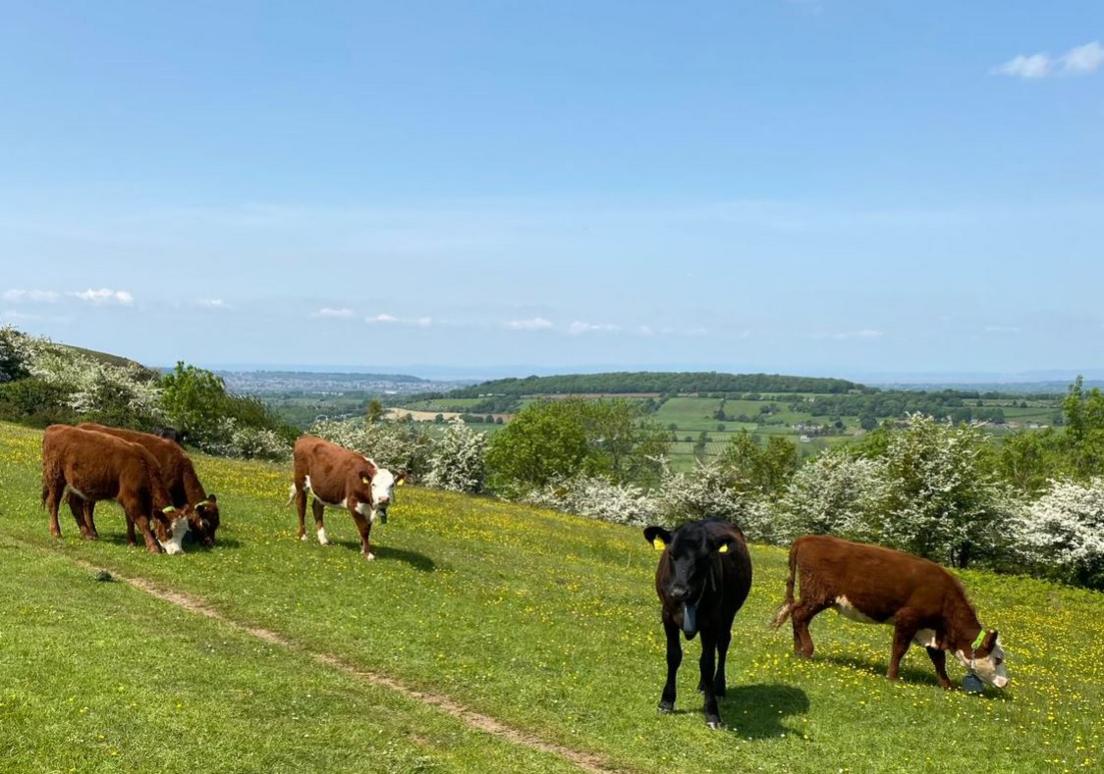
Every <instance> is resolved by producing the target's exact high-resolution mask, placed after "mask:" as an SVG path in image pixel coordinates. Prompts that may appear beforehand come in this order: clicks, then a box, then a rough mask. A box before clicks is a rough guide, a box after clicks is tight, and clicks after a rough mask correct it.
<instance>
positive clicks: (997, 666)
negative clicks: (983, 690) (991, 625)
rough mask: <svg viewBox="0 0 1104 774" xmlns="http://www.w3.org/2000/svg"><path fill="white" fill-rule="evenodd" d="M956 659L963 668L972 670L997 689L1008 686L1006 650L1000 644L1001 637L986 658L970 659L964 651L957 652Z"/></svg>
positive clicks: (998, 637)
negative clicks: (1005, 661) (1005, 660)
mask: <svg viewBox="0 0 1104 774" xmlns="http://www.w3.org/2000/svg"><path fill="white" fill-rule="evenodd" d="M955 657H956V658H957V659H958V662H959V663H960V664H962V666H964V667H966V668H967V669H970V670H972V671H973V672H974V674H976V675H977V676H978V677H980V678H981V679H982V680H984V681H985V682H987V683H989V684H990V685H993V686H996V687H997V688H1003V687H1004V686H1006V685H1008V669H1007V668H1006V667H1005V665H1004V648H1002V647H1001V644H1000V635H999V634H998V635H997V642H996V644H995V645H994V646H993V650H992V651H990V653H989V655H988V656H986V657H985V658H975V659H973V660H971V659H970V657H969V656H967V655H966V654H965V653H964V652H963V651H961V650H956V651H955Z"/></svg>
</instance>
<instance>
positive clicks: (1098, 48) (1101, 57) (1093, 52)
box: [1062, 40, 1104, 75]
mask: <svg viewBox="0 0 1104 774" xmlns="http://www.w3.org/2000/svg"><path fill="white" fill-rule="evenodd" d="M1102 64H1104V46H1102V45H1100V43H1099V42H1098V41H1095V40H1094V41H1092V42H1091V43H1086V44H1085V45H1083V46H1075V47H1074V48H1071V49H1070V50H1069V51H1067V52H1066V53H1065V55H1063V56H1062V69H1063V70H1064V71H1065V72H1067V73H1072V74H1076V75H1087V74H1088V73H1091V72H1094V71H1095V70H1096V69H1097V68H1099V67H1100V65H1102Z"/></svg>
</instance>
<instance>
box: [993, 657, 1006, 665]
mask: <svg viewBox="0 0 1104 774" xmlns="http://www.w3.org/2000/svg"><path fill="white" fill-rule="evenodd" d="M993 663H994V664H996V665H997V666H1000V665H1001V664H1003V663H1004V659H1003V658H1001V657H1000V656H997V657H996V658H995V659H993Z"/></svg>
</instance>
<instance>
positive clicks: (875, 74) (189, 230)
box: [0, 0, 1104, 375]
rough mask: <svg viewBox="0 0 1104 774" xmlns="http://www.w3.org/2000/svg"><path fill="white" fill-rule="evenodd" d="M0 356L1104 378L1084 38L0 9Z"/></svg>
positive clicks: (896, 10) (203, 10)
mask: <svg viewBox="0 0 1104 774" xmlns="http://www.w3.org/2000/svg"><path fill="white" fill-rule="evenodd" d="M3 14H4V18H3V23H2V24H0V99H2V100H3V102H2V104H3V112H2V113H0V116H2V118H3V120H2V121H0V266H2V271H0V322H10V323H14V324H16V325H18V326H20V327H23V328H25V329H27V330H30V331H33V332H36V333H43V334H47V335H50V336H52V337H54V338H56V339H59V340H63V341H69V342H73V343H78V344H82V345H86V346H90V347H96V348H100V349H107V350H111V351H116V352H120V353H123V354H128V355H131V356H133V357H137V358H139V359H141V360H143V361H145V362H149V363H169V362H172V361H173V360H176V359H178V358H185V359H188V360H191V361H195V362H199V363H202V364H206V365H220V364H227V363H235V364H248V363H254V364H269V365H273V364H313V365H323V364H338V365H359V366H378V367H389V368H391V367H402V366H422V367H424V368H426V369H428V368H429V367H433V368H438V369H445V370H448V369H454V370H456V371H464V372H468V373H477V374H478V373H481V372H488V373H489V372H491V371H492V370H494V369H496V368H502V367H507V370H509V367H513V366H519V367H524V368H526V369H530V370H534V369H537V368H541V369H570V368H595V367H617V366H622V367H708V368H718V369H727V370H756V371H758V370H781V371H787V372H803V373H831V374H839V375H852V374H871V373H884V372H894V373H919V372H925V373H931V372H964V371H969V372H982V371H984V372H1004V373H1011V372H1024V371H1032V370H1037V369H1066V370H1078V369H1080V370H1093V369H1097V368H1099V367H1100V366H1101V364H1102V363H1104V357H1102V356H1104V344H1102V341H1104V304H1102V303H1101V295H1102V294H1101V288H1104V4H1101V3H1099V2H1064V3H1061V4H1058V5H1056V4H1053V3H1012V4H1010V3H1005V2H973V3H951V2H932V3H923V4H919V3H904V2H898V3H886V2H843V0H820V1H819V2H818V1H816V0H798V1H791V2H786V1H785V0H778V1H777V2H769V1H766V0H764V1H763V2H747V3H734V2H716V3H712V2H701V3H692V4H676V3H670V2H664V3H659V2H655V3H652V2H632V3H628V2H621V3H610V2H596V1H595V0H589V1H588V2H479V3H475V2H473V3H453V2H441V3H428V2H404V3H385V4H384V3H380V4H374V3H349V4H341V3H311V4H293V3H284V4H274V3H257V4H248V3H222V2H220V3H187V4H180V3H156V2H150V3H50V2H41V0H40V1H37V2H33V3H21V2H15V3H5V4H4V8H3Z"/></svg>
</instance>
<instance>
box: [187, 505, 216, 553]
mask: <svg viewBox="0 0 1104 774" xmlns="http://www.w3.org/2000/svg"><path fill="white" fill-rule="evenodd" d="M191 507H192V509H193V510H192V514H191V516H190V517H189V519H188V526H189V527H190V528H191V532H192V534H193V535H195V537H196V539H197V540H199V542H200V543H202V544H203V545H205V546H207V547H208V548H210V547H211V546H213V545H214V544H215V532H217V531H218V528H219V508H218V498H217V497H215V496H214V495H213V494H209V495H207V499H205V500H202V501H200V502H198V503H196V504H195V505H193V506H191Z"/></svg>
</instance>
